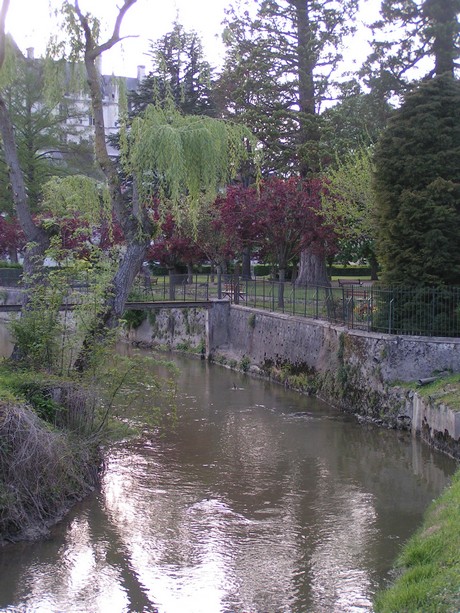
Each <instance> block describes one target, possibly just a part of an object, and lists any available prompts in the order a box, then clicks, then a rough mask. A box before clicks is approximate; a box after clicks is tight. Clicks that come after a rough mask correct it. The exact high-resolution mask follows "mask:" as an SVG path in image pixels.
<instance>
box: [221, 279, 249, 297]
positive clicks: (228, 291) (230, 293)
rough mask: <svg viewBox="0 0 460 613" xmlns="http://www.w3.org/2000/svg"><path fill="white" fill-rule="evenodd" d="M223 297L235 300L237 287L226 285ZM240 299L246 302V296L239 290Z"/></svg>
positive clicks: (230, 284) (231, 284)
mask: <svg viewBox="0 0 460 613" xmlns="http://www.w3.org/2000/svg"><path fill="white" fill-rule="evenodd" d="M222 297H223V298H230V300H233V299H234V298H235V286H234V285H233V283H225V285H224V290H223V292H222ZM238 298H239V299H240V300H245V299H246V294H244V293H243V292H242V291H241V290H238Z"/></svg>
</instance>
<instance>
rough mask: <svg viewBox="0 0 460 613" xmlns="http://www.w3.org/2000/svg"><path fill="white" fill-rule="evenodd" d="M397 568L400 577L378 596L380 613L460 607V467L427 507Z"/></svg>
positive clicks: (443, 612)
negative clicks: (419, 526)
mask: <svg viewBox="0 0 460 613" xmlns="http://www.w3.org/2000/svg"><path fill="white" fill-rule="evenodd" d="M396 569H397V571H398V574H400V577H399V578H398V579H397V580H396V582H395V584H394V585H393V586H392V587H391V588H389V589H388V590H386V591H385V592H382V593H380V594H379V595H378V596H377V598H376V601H375V610H376V612H377V613H456V612H457V611H459V610H460V471H458V472H457V474H456V475H455V477H454V479H453V483H452V485H451V486H450V487H449V488H447V489H446V490H445V491H444V493H443V494H442V495H441V496H440V498H438V499H437V500H436V502H434V503H433V504H432V506H431V507H430V509H429V510H428V511H427V513H426V515H425V520H424V523H423V526H422V527H421V528H420V529H419V530H418V532H417V533H416V534H415V535H414V536H413V537H412V538H411V539H410V540H409V542H408V543H407V544H406V545H405V547H404V548H403V550H402V552H401V554H400V556H399V558H398V560H397V566H396Z"/></svg>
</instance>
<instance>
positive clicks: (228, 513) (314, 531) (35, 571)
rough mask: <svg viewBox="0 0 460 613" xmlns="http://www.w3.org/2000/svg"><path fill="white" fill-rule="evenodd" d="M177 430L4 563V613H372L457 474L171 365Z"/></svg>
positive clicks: (395, 444)
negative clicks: (401, 555) (175, 377)
mask: <svg viewBox="0 0 460 613" xmlns="http://www.w3.org/2000/svg"><path fill="white" fill-rule="evenodd" d="M173 359H174V360H175V361H176V362H177V364H178V365H179V367H180V369H181V374H180V376H179V397H178V423H177V426H176V428H175V430H174V431H170V432H168V433H167V434H165V435H163V436H161V437H157V436H156V435H154V434H153V433H152V434H151V435H147V436H145V437H143V438H142V440H138V441H137V442H135V443H129V444H118V445H116V446H115V447H113V448H112V449H111V450H110V452H109V453H108V458H107V467H106V470H105V474H104V478H103V482H102V487H101V489H100V491H97V492H95V493H94V495H92V496H90V497H89V498H88V499H86V500H85V501H83V502H81V503H79V504H78V505H77V506H76V507H75V508H74V509H73V510H72V511H71V513H70V515H69V516H68V517H66V518H65V520H64V521H63V522H62V523H61V524H59V525H58V526H56V527H55V528H54V529H53V531H52V534H51V536H50V538H48V539H46V540H44V541H42V542H39V543H21V544H15V545H8V546H6V547H5V548H3V549H2V550H0V610H2V611H21V612H22V611H31V612H32V611H33V612H40V613H41V612H47V613H48V612H52V613H56V612H69V613H70V612H90V613H99V612H103V613H118V612H155V611H157V612H161V613H282V612H286V613H287V612H290V613H310V612H311V613H323V612H324V613H335V612H337V613H342V612H343V613H348V612H353V613H354V612H356V613H357V612H362V611H372V597H373V595H374V594H375V592H376V590H377V589H379V588H380V587H382V586H384V585H385V583H386V582H387V581H388V580H389V578H390V576H391V575H390V568H391V566H392V563H393V561H394V558H395V557H396V555H397V553H398V551H399V549H400V547H401V545H402V543H403V542H404V541H405V540H406V539H407V538H408V537H409V536H410V535H411V534H412V533H413V532H414V530H415V529H416V528H417V527H418V526H419V525H420V522H421V519H422V514H423V512H424V510H425V509H426V507H427V505H428V504H429V503H430V502H431V501H432V500H433V499H434V498H435V497H437V496H438V495H439V493H440V492H441V490H442V489H443V488H444V487H445V485H446V484H447V483H448V480H449V477H450V476H451V475H452V474H453V472H454V470H455V468H456V463H455V462H454V461H453V460H450V459H449V458H447V457H444V456H442V455H441V454H438V453H435V452H433V451H431V450H430V449H428V448H427V447H425V446H422V445H421V444H420V443H419V442H417V441H415V440H412V439H411V437H410V436H408V435H407V434H403V433H396V432H393V431H387V430H382V429H378V428H376V427H373V426H369V425H359V424H358V423H356V421H355V420H354V419H352V418H351V417H347V416H345V415H343V414H341V413H339V412H338V411H336V410H334V409H332V408H331V407H329V406H328V405H326V404H324V403H322V402H320V401H318V400H315V399H312V398H307V397H302V396H300V395H297V394H295V393H293V392H290V391H289V390H285V389H284V388H282V387H280V386H276V385H271V384H269V383H268V382H264V381H259V380H255V379H251V378H249V377H248V376H245V375H243V374H237V373H234V372H230V371H228V370H225V369H223V368H221V367H219V366H214V365H210V364H207V363H205V362H201V361H198V360H191V359H181V358H173Z"/></svg>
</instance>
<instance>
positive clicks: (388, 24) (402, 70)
mask: <svg viewBox="0 0 460 613" xmlns="http://www.w3.org/2000/svg"><path fill="white" fill-rule="evenodd" d="M380 13H381V19H380V20H379V21H377V22H376V23H374V24H373V26H372V28H373V30H374V32H375V38H374V41H373V44H372V46H373V50H372V53H371V55H370V56H369V57H368V59H367V61H366V63H365V64H364V67H363V71H362V73H363V76H364V77H365V80H366V81H367V83H368V85H370V86H371V87H372V88H373V89H374V90H378V91H380V92H381V93H382V94H383V95H386V96H391V95H393V94H394V93H396V94H401V93H403V92H404V91H407V89H408V88H410V85H411V82H412V81H413V80H414V78H417V79H420V78H423V77H425V78H426V77H433V76H434V75H438V76H439V75H441V74H445V73H447V74H449V75H451V76H453V75H454V73H455V71H456V69H458V67H459V63H458V57H459V50H460V46H459V45H460V24H459V19H458V17H459V14H460V0H382V6H381V11H380Z"/></svg>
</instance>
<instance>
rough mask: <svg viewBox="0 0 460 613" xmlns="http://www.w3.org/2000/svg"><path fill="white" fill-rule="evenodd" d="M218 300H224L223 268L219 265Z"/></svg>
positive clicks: (217, 267)
mask: <svg viewBox="0 0 460 613" xmlns="http://www.w3.org/2000/svg"><path fill="white" fill-rule="evenodd" d="M216 269H217V298H218V299H219V300H222V267H221V265H220V264H217V266H216Z"/></svg>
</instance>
